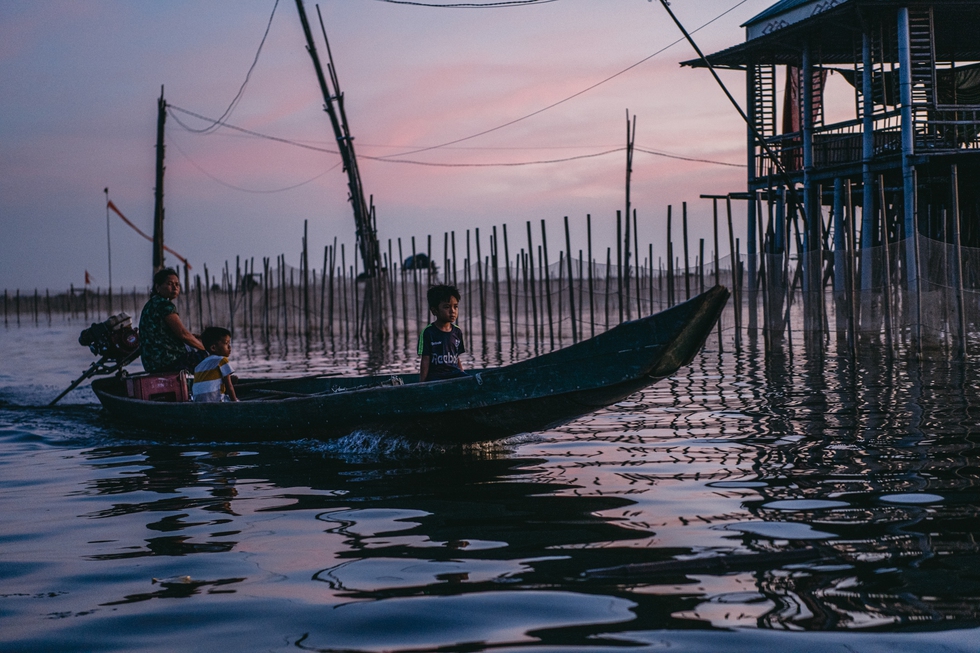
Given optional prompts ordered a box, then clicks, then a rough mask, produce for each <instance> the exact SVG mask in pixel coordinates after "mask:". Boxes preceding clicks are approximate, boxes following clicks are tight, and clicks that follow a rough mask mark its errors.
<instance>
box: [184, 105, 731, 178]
mask: <svg viewBox="0 0 980 653" xmlns="http://www.w3.org/2000/svg"><path fill="white" fill-rule="evenodd" d="M167 109H168V110H169V112H170V115H171V116H173V118H174V120H175V121H176V122H177V123H178V124H179V125H180V126H181V127H184V128H185V129H188V127H187V125H186V124H185V123H184V122H183V121H182V120H180V118H179V117H178V116H176V115H175V113H174V112H175V111H176V112H180V113H184V114H187V115H190V116H193V117H195V118H198V119H200V120H206V121H209V122H210V121H212V120H213V119H212V118H208V117H206V116H202V115H200V114H198V113H195V112H193V111H188V110H187V109H183V108H181V107H178V106H176V105H173V104H168V105H167ZM221 125H222V126H223V127H227V128H228V129H232V130H234V131H238V132H241V133H243V134H248V135H249V136H254V137H256V138H263V139H266V140H270V141H275V142H277V143H283V144H285V145H293V146H295V147H301V148H303V149H306V150H312V151H314V152H324V153H326V154H340V152H338V151H337V150H330V149H327V148H325V147H317V146H315V145H308V144H306V143H300V142H298V141H292V140H289V139H288V138H281V137H279V136H269V135H268V134H263V133H261V132H257V131H253V130H251V129H245V128H243V127H238V126H236V125H232V124H230V123H227V122H221ZM189 131H192V132H194V131H195V130H194V129H189ZM178 149H180V148H178ZM624 149H626V148H624V147H617V148H613V149H608V150H605V151H603V152H594V153H592V154H580V155H578V156H571V157H565V158H561V159H541V160H534V161H514V162H503V163H434V162H428V161H415V160H411V159H391V158H388V157H383V156H368V155H366V154H360V155H359V156H358V158H361V159H367V160H369V161H378V162H380V163H402V164H409V165H418V166H426V167H430V168H508V167H516V166H529V165H545V164H551V163H565V162H568V161H577V160H580V159H591V158H595V157H599V156H605V155H607V154H613V153H615V152H622V151H623V150H624ZM635 149H636V150H637V151H640V152H643V153H645V154H651V155H653V156H662V157H666V158H670V159H679V160H682V161H691V162H693V163H707V164H711V165H720V166H729V167H733V168H741V167H742V165H741V164H737V163H727V162H725V161H713V160H711V159H699V158H694V157H686V156H682V155H679V154H670V153H668V152H660V151H657V150H644V149H641V148H635ZM205 174H207V173H205ZM216 181H217V180H216ZM310 181H312V180H310ZM304 183H308V182H304ZM226 185H227V184H226ZM239 190H244V189H239ZM270 192H271V191H270Z"/></svg>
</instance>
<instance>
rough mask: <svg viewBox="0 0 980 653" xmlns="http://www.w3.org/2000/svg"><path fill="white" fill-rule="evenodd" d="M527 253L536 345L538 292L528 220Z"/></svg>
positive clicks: (536, 341) (535, 341)
mask: <svg viewBox="0 0 980 653" xmlns="http://www.w3.org/2000/svg"><path fill="white" fill-rule="evenodd" d="M527 255H528V269H529V271H530V274H531V307H532V309H533V315H534V346H535V350H537V346H538V293H537V289H536V287H535V286H536V284H535V279H534V243H533V242H532V240H531V221H530V220H528V221H527Z"/></svg>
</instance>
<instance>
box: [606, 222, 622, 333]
mask: <svg viewBox="0 0 980 653" xmlns="http://www.w3.org/2000/svg"><path fill="white" fill-rule="evenodd" d="M607 292H608V289H607ZM616 301H617V302H618V304H619V321H620V323H621V322H622V321H623V309H624V306H623V214H622V212H621V211H616ZM606 328H607V329H608V328H609V325H608V324H607V325H606Z"/></svg>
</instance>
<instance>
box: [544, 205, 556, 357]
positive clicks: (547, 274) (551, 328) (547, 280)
mask: <svg viewBox="0 0 980 653" xmlns="http://www.w3.org/2000/svg"><path fill="white" fill-rule="evenodd" d="M541 249H542V252H543V253H544V294H545V299H546V300H547V306H548V337H549V342H550V344H551V348H552V349H554V348H555V321H554V316H553V315H552V311H551V270H550V269H549V266H550V264H549V262H548V232H547V230H546V229H545V222H544V220H543V219H542V220H541Z"/></svg>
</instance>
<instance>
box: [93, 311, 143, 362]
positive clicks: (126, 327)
mask: <svg viewBox="0 0 980 653" xmlns="http://www.w3.org/2000/svg"><path fill="white" fill-rule="evenodd" d="M78 344H80V345H82V346H83V347H88V348H89V349H90V350H92V353H93V354H95V355H96V356H102V357H104V358H108V359H110V360H122V359H124V358H126V357H127V356H130V355H131V354H132V353H133V352H135V351H136V350H137V349H139V346H140V339H139V334H138V333H137V331H136V329H134V328H133V319H132V318H131V317H129V315H127V314H126V313H119V314H117V315H113V316H112V317H110V318H109V319H108V320H106V321H105V322H95V323H93V324H92V326H90V327H89V328H87V329H85V330H83V331H82V332H81V334H79V336H78Z"/></svg>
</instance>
